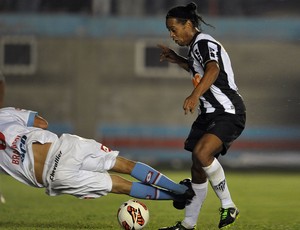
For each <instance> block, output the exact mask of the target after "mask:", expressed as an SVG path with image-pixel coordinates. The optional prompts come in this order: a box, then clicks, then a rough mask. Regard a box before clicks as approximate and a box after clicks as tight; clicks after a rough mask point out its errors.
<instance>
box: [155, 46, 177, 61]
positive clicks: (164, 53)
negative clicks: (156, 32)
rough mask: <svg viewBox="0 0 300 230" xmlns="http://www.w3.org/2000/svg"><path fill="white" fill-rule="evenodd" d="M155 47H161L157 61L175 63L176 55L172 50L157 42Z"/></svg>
mask: <svg viewBox="0 0 300 230" xmlns="http://www.w3.org/2000/svg"><path fill="white" fill-rule="evenodd" d="M157 47H158V48H160V49H161V54H160V58H159V61H161V62H162V61H168V62H171V63H177V60H178V55H177V53H176V52H175V51H174V50H172V49H170V48H169V47H167V46H164V45H161V44H158V45H157Z"/></svg>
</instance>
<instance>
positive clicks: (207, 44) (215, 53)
mask: <svg viewBox="0 0 300 230" xmlns="http://www.w3.org/2000/svg"><path fill="white" fill-rule="evenodd" d="M196 46H197V48H198V50H199V52H200V56H201V59H202V65H203V67H205V65H206V64H207V63H208V62H210V61H215V62H219V58H220V50H221V46H220V45H219V44H217V43H215V42H213V41H210V40H200V41H198V42H197V43H196Z"/></svg>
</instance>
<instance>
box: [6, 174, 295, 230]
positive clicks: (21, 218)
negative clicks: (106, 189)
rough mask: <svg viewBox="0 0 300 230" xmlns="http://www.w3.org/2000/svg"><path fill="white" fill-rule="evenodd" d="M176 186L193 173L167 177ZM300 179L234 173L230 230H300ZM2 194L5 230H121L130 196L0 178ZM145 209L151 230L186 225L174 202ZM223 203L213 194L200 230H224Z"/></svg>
mask: <svg viewBox="0 0 300 230" xmlns="http://www.w3.org/2000/svg"><path fill="white" fill-rule="evenodd" d="M163 173H164V174H166V175H168V176H169V177H171V178H172V179H174V180H175V181H180V180H181V179H183V178H185V177H189V172H174V171H163ZM299 179H300V173H299V172H298V173H286V174H284V173H276V172H264V173H243V172H242V173H241V172H228V173H227V181H228V183H229V188H230V190H231V195H232V197H233V199H234V201H235V202H236V204H237V205H238V207H239V209H240V211H241V214H240V218H239V219H238V220H237V222H236V224H235V225H234V226H232V227H231V228H230V229H234V230H239V229H245V230H254V229H258V230H273V229H274V230H275V229H276V230H298V229H300V218H299V214H300V198H299V195H300V182H299V181H300V180H299ZM0 183H1V184H0V188H1V191H2V192H3V194H4V196H5V198H6V201H7V202H6V204H0V229H21V230H22V229H104V230H110V229H113V230H118V229H120V227H119V225H118V222H117V219H116V213H117V210H118V207H119V206H120V205H121V203H122V202H124V201H126V200H128V199H130V197H128V196H125V195H115V194H109V195H108V196H106V197H102V198H99V199H95V200H79V199H76V198H74V197H72V196H67V195H63V196H58V197H49V196H47V195H45V194H44V189H36V188H31V187H28V186H26V185H23V184H21V183H19V182H17V181H15V180H14V179H12V178H10V177H9V176H6V175H0ZM144 203H145V204H146V205H147V206H148V208H149V210H150V221H149V223H148V225H147V227H146V228H144V229H145V230H155V229H158V228H159V227H162V226H168V225H170V224H173V223H175V221H177V220H181V219H182V217H183V215H184V211H178V210H175V209H174V208H173V207H172V202H171V201H149V200H146V201H144ZM218 208H219V201H218V200H217V198H216V196H215V194H214V192H213V191H212V190H211V189H209V192H208V197H207V200H206V202H205V203H204V206H203V208H202V211H201V213H200V216H199V219H198V225H197V229H203V230H213V229H218V228H217V225H218V221H219V213H218Z"/></svg>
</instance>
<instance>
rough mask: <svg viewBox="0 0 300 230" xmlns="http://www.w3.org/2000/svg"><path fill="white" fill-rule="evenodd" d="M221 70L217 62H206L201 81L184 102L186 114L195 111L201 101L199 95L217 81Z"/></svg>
mask: <svg viewBox="0 0 300 230" xmlns="http://www.w3.org/2000/svg"><path fill="white" fill-rule="evenodd" d="M219 72H220V68H219V64H218V63H217V62H215V61H210V62H208V63H207V64H206V66H205V72H204V75H203V77H202V78H201V79H200V82H199V83H198V85H197V86H196V87H195V89H194V90H193V92H192V93H191V95H190V96H188V97H187V98H186V99H185V101H184V103H183V109H184V113H185V114H187V113H188V112H191V113H193V112H194V111H195V108H196V106H197V105H198V103H199V97H201V96H202V95H203V94H204V93H205V92H206V91H207V90H208V89H209V88H210V87H211V85H212V84H213V83H214V82H215V81H216V79H217V78H218V75H219Z"/></svg>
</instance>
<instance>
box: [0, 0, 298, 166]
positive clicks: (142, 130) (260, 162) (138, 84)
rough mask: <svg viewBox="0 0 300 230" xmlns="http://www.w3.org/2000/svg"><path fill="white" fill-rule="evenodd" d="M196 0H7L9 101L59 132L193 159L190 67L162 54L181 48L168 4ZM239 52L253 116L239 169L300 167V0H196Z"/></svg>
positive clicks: (2, 40) (165, 160)
mask: <svg viewBox="0 0 300 230" xmlns="http://www.w3.org/2000/svg"><path fill="white" fill-rule="evenodd" d="M189 2H190V1H185V0H181V1H179V0H164V1H161V0H0V69H1V71H2V72H3V73H4V75H5V76H6V96H5V105H6V106H15V107H21V108H27V109H32V110H36V111H38V112H39V114H40V115H41V116H43V117H45V118H46V119H47V120H48V121H49V123H50V129H51V130H52V131H54V132H56V133H58V134H61V133H63V132H68V133H74V134H77V135H80V136H83V137H87V138H94V139H96V140H98V141H100V142H102V143H105V144H106V145H107V146H108V147H110V148H112V149H116V150H120V151H121V155H123V156H126V157H129V158H131V159H134V160H141V161H143V162H146V163H150V164H151V165H153V166H156V167H168V168H172V169H187V168H189V164H190V154H189V153H188V152H186V151H185V150H183V142H184V140H185V138H186V136H187V135H188V133H189V129H190V126H191V124H192V122H193V121H194V119H195V118H196V114H193V115H188V116H185V115H184V113H183V110H182V103H183V101H184V99H185V98H186V97H187V96H188V95H189V94H190V92H191V90H192V84H191V81H190V76H189V75H188V74H187V73H186V72H184V71H182V70H180V69H179V68H178V67H176V66H175V65H171V64H168V63H160V62H159V54H160V51H159V49H158V48H157V44H164V45H169V46H171V47H173V48H174V49H175V50H176V51H178V52H179V53H181V54H182V55H185V54H186V49H185V48H179V47H176V46H175V45H174V44H173V43H172V41H171V39H170V38H169V34H168V31H167V29H166V27H165V15H166V13H167V11H168V9H170V8H171V7H173V6H176V5H185V4H187V3H189ZM195 3H197V4H198V11H199V13H200V14H201V15H202V16H203V18H204V20H205V21H206V22H208V23H209V24H212V25H213V26H214V27H215V29H212V28H210V27H206V26H204V25H203V26H202V29H203V30H204V32H206V33H209V34H211V35H212V36H213V37H215V38H216V39H217V40H219V41H220V42H221V43H222V44H223V45H224V47H225V48H226V50H227V51H228V53H229V55H230V57H231V61H232V65H233V68H234V71H235V77H236V82H237V84H238V86H239V90H240V93H241V94H242V96H243V97H244V100H245V102H246V106H247V127H246V130H245V131H244V133H243V134H242V136H241V137H240V138H239V139H238V140H237V141H236V142H235V143H234V145H233V146H232V148H231V150H230V152H229V153H228V154H227V155H226V157H225V158H221V159H220V160H221V161H222V162H223V164H224V165H225V167H228V168H229V169H249V170H250V169H254V170H258V169H280V170H299V169H300V121H299V115H300V95H299V87H300V79H299V75H300V63H299V60H300V1H298V0H273V1H266V0H250V1H246V0H231V1H225V0H201V1H195Z"/></svg>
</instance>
